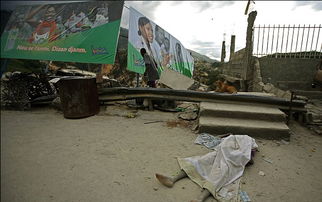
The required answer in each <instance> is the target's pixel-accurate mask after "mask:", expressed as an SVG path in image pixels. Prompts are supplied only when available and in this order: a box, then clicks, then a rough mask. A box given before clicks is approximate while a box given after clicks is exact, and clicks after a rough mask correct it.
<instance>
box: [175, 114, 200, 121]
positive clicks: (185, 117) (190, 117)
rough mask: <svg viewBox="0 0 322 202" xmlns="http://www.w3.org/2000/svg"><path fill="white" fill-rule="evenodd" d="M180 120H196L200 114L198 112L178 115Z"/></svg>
mask: <svg viewBox="0 0 322 202" xmlns="http://www.w3.org/2000/svg"><path fill="white" fill-rule="evenodd" d="M178 117H179V118H180V119H183V120H187V121H191V120H195V119H197V117H198V114H197V113H196V112H183V113H180V114H179V115H178Z"/></svg>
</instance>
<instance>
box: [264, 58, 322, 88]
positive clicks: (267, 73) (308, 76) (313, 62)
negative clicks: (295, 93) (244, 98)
mask: <svg viewBox="0 0 322 202" xmlns="http://www.w3.org/2000/svg"><path fill="white" fill-rule="evenodd" d="M320 60H321V59H300V58H268V57H262V58H259V66H260V72H261V77H262V80H263V82H264V83H271V84H273V85H274V86H276V87H278V88H280V89H283V90H295V89H296V90H314V89H312V87H311V84H312V81H313V76H314V74H315V72H316V66H317V64H318V63H319V61H320Z"/></svg>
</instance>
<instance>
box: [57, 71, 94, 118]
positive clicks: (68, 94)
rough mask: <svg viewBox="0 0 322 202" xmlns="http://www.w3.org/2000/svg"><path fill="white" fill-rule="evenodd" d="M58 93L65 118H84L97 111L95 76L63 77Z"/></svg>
mask: <svg viewBox="0 0 322 202" xmlns="http://www.w3.org/2000/svg"><path fill="white" fill-rule="evenodd" d="M59 95H60V100H61V106H62V109H63V112H64V117H65V118H84V117H88V116H93V115H95V114H97V113H98V112H99V102H98V94H97V86H96V79H95V78H84V77H72V78H63V79H61V80H60V81H59Z"/></svg>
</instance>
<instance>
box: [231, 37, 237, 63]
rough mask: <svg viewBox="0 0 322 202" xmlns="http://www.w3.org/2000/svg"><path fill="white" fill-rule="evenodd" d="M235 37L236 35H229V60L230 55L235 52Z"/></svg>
mask: <svg viewBox="0 0 322 202" xmlns="http://www.w3.org/2000/svg"><path fill="white" fill-rule="evenodd" d="M235 39H236V36H235V35H231V38H230V55H229V60H231V57H232V56H233V55H234V53H235Z"/></svg>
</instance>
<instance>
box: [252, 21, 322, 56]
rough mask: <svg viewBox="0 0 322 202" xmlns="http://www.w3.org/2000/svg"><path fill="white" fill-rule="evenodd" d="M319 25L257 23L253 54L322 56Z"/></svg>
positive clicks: (254, 32)
mask: <svg viewBox="0 0 322 202" xmlns="http://www.w3.org/2000/svg"><path fill="white" fill-rule="evenodd" d="M320 30H321V24H320V25H303V26H301V25H298V26H296V25H293V26H291V25H262V26H261V25H258V26H255V27H254V31H253V55H255V56H258V57H262V56H267V57H275V58H322V37H321V35H322V33H320Z"/></svg>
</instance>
